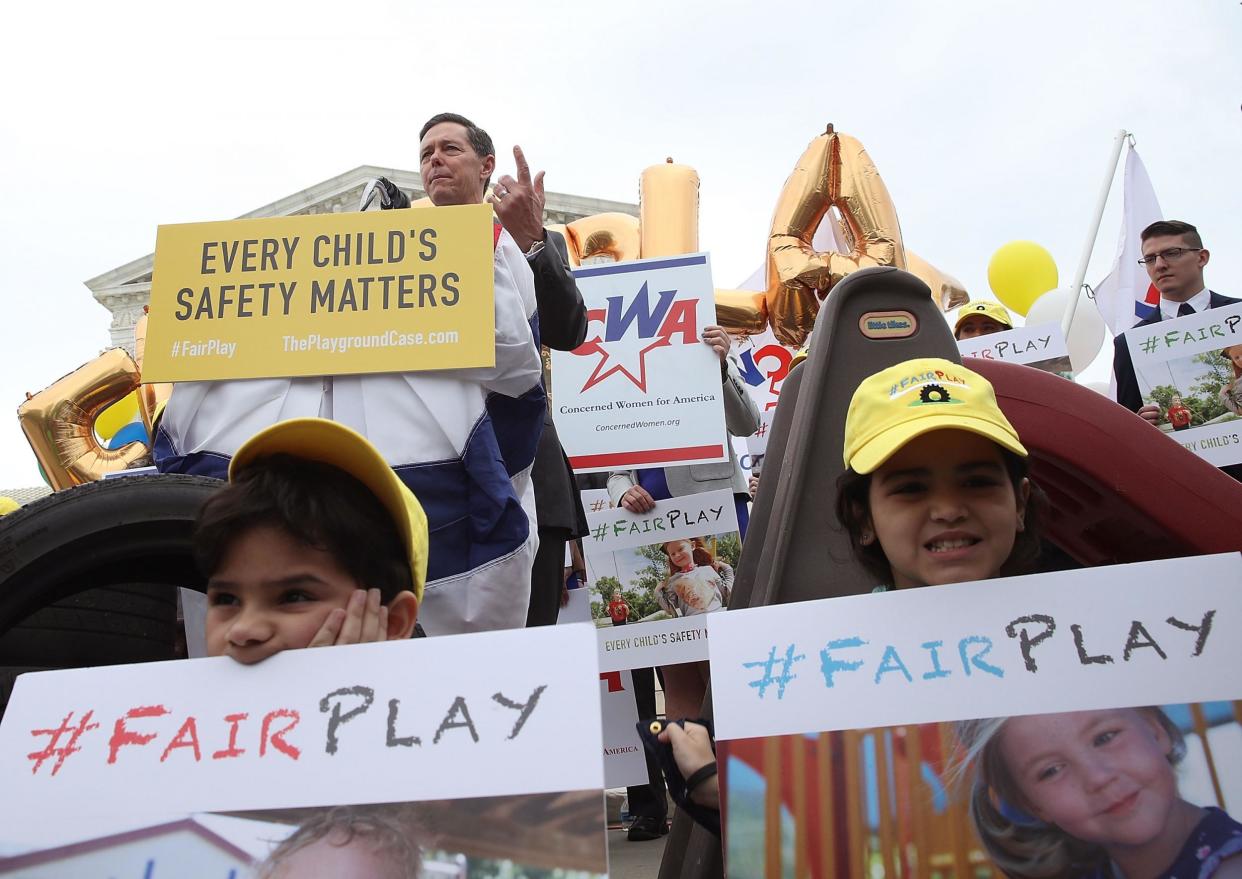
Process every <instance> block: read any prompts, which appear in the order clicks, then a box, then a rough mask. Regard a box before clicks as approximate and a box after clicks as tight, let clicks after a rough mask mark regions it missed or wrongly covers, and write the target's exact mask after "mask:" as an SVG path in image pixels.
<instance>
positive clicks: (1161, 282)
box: [1113, 220, 1242, 424]
mask: <svg viewBox="0 0 1242 879" xmlns="http://www.w3.org/2000/svg"><path fill="white" fill-rule="evenodd" d="M1140 237H1141V239H1142V242H1143V258H1142V259H1140V260H1139V262H1140V263H1142V264H1143V265H1144V266H1145V267H1146V268H1147V275H1148V277H1150V278H1151V282H1152V285H1153V286H1155V288H1156V290H1158V291H1159V292H1160V305H1159V308H1158V309H1157V310H1156V312H1155V314H1153V315H1151V316H1150V317H1147V318H1144V319H1143V320H1141V321H1139V322H1138V323H1136V324H1135V326H1136V327H1143V326H1148V325H1150V324H1157V323H1160V321H1162V320H1172V319H1173V318H1177V317H1186V316H1187V315H1191V314H1197V313H1199V312H1200V311H1203V310H1205V309H1208V308H1221V307H1222V306H1225V305H1234V304H1236V303H1238V302H1242V300H1239V299H1230V298H1229V297H1228V296H1222V295H1220V294H1219V293H1214V292H1213V291H1211V290H1208V289H1207V287H1206V285H1205V284H1204V282H1203V267H1204V266H1206V265H1207V263H1208V258H1209V257H1210V256H1211V254H1209V253H1208V251H1207V249H1206V248H1205V247H1204V246H1203V239H1202V238H1200V237H1199V230H1198V229H1196V228H1195V227H1194V226H1192V225H1190V224H1189V223H1183V222H1182V221H1181V220H1159V221H1158V222H1155V223H1152V224H1151V225H1150V226H1148V227H1147V228H1146V229H1144V230H1143V233H1142V235H1141V236H1140ZM1113 374H1114V375H1115V376H1116V378H1117V402H1118V403H1120V404H1121V405H1122V406H1125V407H1126V408H1127V409H1129V410H1130V411H1131V412H1137V413H1138V414H1139V415H1140V416H1142V417H1143V418H1145V419H1147V420H1148V421H1150V422H1151V423H1152V424H1159V423H1160V419H1161V415H1160V407H1159V406H1153V405H1150V404H1148V405H1144V404H1143V395H1142V392H1141V391H1139V386H1138V380H1137V379H1136V378H1135V377H1134V364H1133V363H1132V362H1131V360H1130V349H1129V348H1128V347H1127V346H1126V340H1125V338H1124V337H1122V336H1117V337H1116V338H1115V339H1113Z"/></svg>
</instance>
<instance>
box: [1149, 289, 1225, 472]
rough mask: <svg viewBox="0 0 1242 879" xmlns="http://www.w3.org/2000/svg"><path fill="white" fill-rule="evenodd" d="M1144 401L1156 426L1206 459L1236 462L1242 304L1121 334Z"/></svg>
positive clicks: (1219, 461) (1221, 462) (1213, 461)
mask: <svg viewBox="0 0 1242 879" xmlns="http://www.w3.org/2000/svg"><path fill="white" fill-rule="evenodd" d="M1125 337H1126V343H1127V344H1128V345H1129V348H1130V357H1131V359H1132V360H1133V362H1134V374H1135V377H1136V378H1137V379H1138V385H1139V390H1140V392H1141V393H1142V396H1143V403H1144V405H1154V406H1158V407H1159V409H1160V424H1159V425H1158V426H1159V427H1160V429H1161V430H1163V431H1165V432H1167V433H1168V434H1169V435H1170V436H1171V437H1172V438H1173V439H1175V440H1177V441H1178V442H1179V443H1181V444H1182V446H1183V447H1185V448H1186V449H1188V450H1190V451H1191V452H1194V453H1195V454H1196V455H1198V456H1199V457H1201V458H1203V459H1205V460H1206V461H1208V462H1209V463H1210V464H1213V465H1215V466H1217V467H1222V466H1225V465H1228V464H1237V463H1239V462H1242V425H1239V424H1238V416H1239V414H1242V305H1231V306H1228V307H1226V308H1213V309H1211V310H1209V311H1205V312H1201V313H1199V314H1195V315H1190V316H1188V317H1182V318H1177V319H1175V320H1166V321H1161V322H1160V323H1158V324H1154V325H1149V326H1142V327H1135V328H1134V329H1132V330H1128V331H1127V332H1126V334H1125Z"/></svg>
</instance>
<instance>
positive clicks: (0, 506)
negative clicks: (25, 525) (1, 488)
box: [0, 495, 22, 516]
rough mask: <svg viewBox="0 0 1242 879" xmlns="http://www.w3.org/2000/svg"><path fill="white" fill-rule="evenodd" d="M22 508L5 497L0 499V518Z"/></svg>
mask: <svg viewBox="0 0 1242 879" xmlns="http://www.w3.org/2000/svg"><path fill="white" fill-rule="evenodd" d="M21 508H22V505H21V504H19V503H18V502H17V501H15V500H13V499H12V498H11V497H8V496H7V495H5V496H3V497H0V516H7V515H8V514H9V513H15V512H17V511H18V510H20V509H21Z"/></svg>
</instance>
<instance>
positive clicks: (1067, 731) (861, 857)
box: [717, 702, 1242, 879]
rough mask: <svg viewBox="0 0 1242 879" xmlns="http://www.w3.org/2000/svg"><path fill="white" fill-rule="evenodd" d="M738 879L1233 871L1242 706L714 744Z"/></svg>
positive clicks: (1093, 878) (1026, 877)
mask: <svg viewBox="0 0 1242 879" xmlns="http://www.w3.org/2000/svg"><path fill="white" fill-rule="evenodd" d="M717 755H718V759H720V760H721V762H722V763H723V764H724V767H725V768H724V771H723V773H722V775H723V777H724V779H725V783H724V790H725V804H726V810H725V811H726V825H727V833H726V839H727V840H728V864H729V875H730V876H731V877H735V876H739V877H768V876H779V875H787V873H785V872H784V871H787V870H789V869H790V868H791V867H792V868H793V875H795V876H799V877H802V876H807V877H814V879H819V877H828V876H871V877H876V879H882V877H896V876H931V875H940V876H946V877H947V876H954V877H958V876H973V877H996V879H1000V877H1002V876H1009V877H1017V879H1036V877H1054V876H1055V877H1065V879H1070V877H1076V879H1077V877H1080V879H1109V877H1136V876H1145V877H1183V876H1185V877H1203V879H1207V877H1217V879H1222V877H1227V876H1236V875H1242V824H1239V823H1238V822H1237V821H1236V820H1235V819H1234V817H1231V812H1232V813H1234V814H1237V813H1239V812H1242V704H1240V703H1238V702H1211V703H1199V704H1188V705H1166V706H1137V707H1122V708H1109V709H1097V710H1087V711H1075V712H1061V713H1053V714H1035V715H1026V716H1017V717H998V718H988V719H978V720H967V721H961V722H957V723H929V724H922V725H910V726H897V727H885V728H872V729H858V730H842V731H835V732H824V733H820V734H819V735H818V736H815V735H794V736H779V737H769V738H761V739H738V740H734V741H729V742H719V743H717Z"/></svg>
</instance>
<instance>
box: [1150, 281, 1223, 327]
mask: <svg viewBox="0 0 1242 879" xmlns="http://www.w3.org/2000/svg"><path fill="white" fill-rule="evenodd" d="M1185 304H1186V305H1189V306H1190V307H1191V308H1193V309H1194V310H1195V314H1198V313H1199V312H1201V311H1207V310H1208V309H1209V308H1211V307H1212V291H1211V290H1209V289H1208V288H1207V287H1204V288H1203V289H1202V290H1200V291H1199V292H1198V293H1196V294H1195V295H1194V296H1191V297H1190V298H1189V299H1187V300H1186V303H1185ZM1181 306H1182V303H1180V302H1174V301H1173V300H1172V299H1165V298H1164V297H1163V296H1161V297H1160V319H1161V320H1172V319H1173V318H1175V317H1177V310H1178V309H1179V308H1181Z"/></svg>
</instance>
